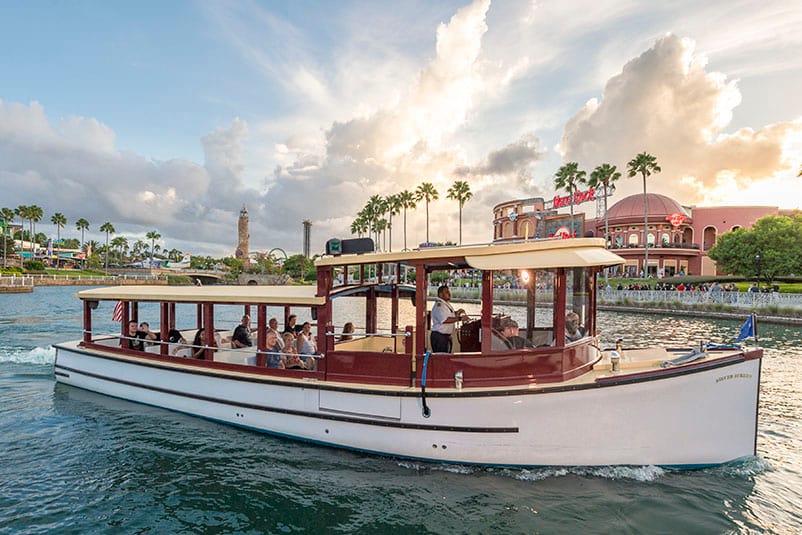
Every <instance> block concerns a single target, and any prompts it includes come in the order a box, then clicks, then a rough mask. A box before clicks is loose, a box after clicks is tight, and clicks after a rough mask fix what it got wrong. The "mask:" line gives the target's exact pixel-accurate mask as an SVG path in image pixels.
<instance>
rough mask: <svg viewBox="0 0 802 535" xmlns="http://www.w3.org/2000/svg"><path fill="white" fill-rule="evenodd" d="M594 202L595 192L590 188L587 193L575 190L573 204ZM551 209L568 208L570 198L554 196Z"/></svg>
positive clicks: (568, 196)
mask: <svg viewBox="0 0 802 535" xmlns="http://www.w3.org/2000/svg"><path fill="white" fill-rule="evenodd" d="M595 200H596V190H594V189H593V188H590V189H589V190H587V191H580V190H576V191H575V192H574V204H575V205H577V204H582V203H583V202H589V201H595ZM552 202H553V205H552V206H553V207H554V208H555V209H556V208H562V207H564V206H569V205H570V204H571V196H570V195H566V196H565V197H560V196H559V195H555V196H554V201H552Z"/></svg>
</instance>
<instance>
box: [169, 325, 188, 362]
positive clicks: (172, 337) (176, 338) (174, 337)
mask: <svg viewBox="0 0 802 535" xmlns="http://www.w3.org/2000/svg"><path fill="white" fill-rule="evenodd" d="M167 342H169V343H170V344H174V347H173V350H172V354H173V355H176V354H178V352H179V351H180V350H182V349H186V348H187V340H186V339H185V338H184V335H183V334H181V331H179V330H178V329H170V330H169V331H168V333H167ZM182 356H184V355H182Z"/></svg>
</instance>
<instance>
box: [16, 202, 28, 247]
mask: <svg viewBox="0 0 802 535" xmlns="http://www.w3.org/2000/svg"><path fill="white" fill-rule="evenodd" d="M14 214H16V216H17V217H19V220H20V229H19V239H20V242H21V246H20V249H21V250H22V251H25V243H24V241H25V219H26V218H27V217H28V207H27V206H25V205H24V204H20V205H19V206H17V207H16V208H15V209H14Z"/></svg>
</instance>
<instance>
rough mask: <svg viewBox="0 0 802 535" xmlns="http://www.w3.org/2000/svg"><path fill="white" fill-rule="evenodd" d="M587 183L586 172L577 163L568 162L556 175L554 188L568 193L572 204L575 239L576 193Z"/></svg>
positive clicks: (572, 228)
mask: <svg viewBox="0 0 802 535" xmlns="http://www.w3.org/2000/svg"><path fill="white" fill-rule="evenodd" d="M584 183H585V171H582V170H580V169H579V164H578V163H576V162H568V163H567V164H565V165H563V166H562V167H560V168H559V169H558V170H557V173H556V174H555V175H554V187H556V188H557V189H564V190H565V191H567V192H568V197H569V200H570V202H571V237H572V238H573V237H574V234H575V231H574V192H575V191H576V190H577V189H578V188H579V186H580V185H581V184H584Z"/></svg>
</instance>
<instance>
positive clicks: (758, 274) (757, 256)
mask: <svg viewBox="0 0 802 535" xmlns="http://www.w3.org/2000/svg"><path fill="white" fill-rule="evenodd" d="M755 261H757V287H758V289H760V253H757V254H756V255H755Z"/></svg>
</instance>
